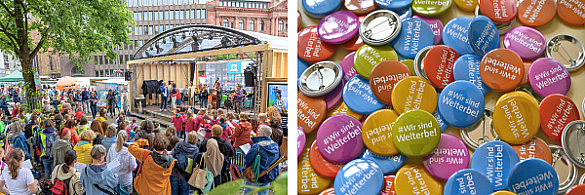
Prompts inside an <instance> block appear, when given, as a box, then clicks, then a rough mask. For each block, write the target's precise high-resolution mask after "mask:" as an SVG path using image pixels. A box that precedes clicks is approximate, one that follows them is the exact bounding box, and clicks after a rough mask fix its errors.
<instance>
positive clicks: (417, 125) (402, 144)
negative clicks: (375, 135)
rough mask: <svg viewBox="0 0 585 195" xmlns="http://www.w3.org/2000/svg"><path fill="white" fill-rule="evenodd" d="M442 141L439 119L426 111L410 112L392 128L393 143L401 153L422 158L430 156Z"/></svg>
mask: <svg viewBox="0 0 585 195" xmlns="http://www.w3.org/2000/svg"><path fill="white" fill-rule="evenodd" d="M440 140H441V128H440V127H439V123H437V119H435V117H433V115H431V114H430V113H429V112H427V111H424V110H419V109H415V110H410V111H408V112H405V113H404V114H402V115H400V116H399V117H398V119H396V122H394V126H393V127H392V141H394V145H396V148H397V149H398V150H399V151H400V153H402V154H404V155H406V156H408V157H411V158H421V157H424V156H426V155H429V154H430V153H431V152H433V150H434V149H435V148H436V147H437V145H438V144H439V141H440Z"/></svg>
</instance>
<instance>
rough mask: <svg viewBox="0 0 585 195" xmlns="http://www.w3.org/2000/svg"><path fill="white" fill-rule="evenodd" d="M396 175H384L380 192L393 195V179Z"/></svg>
mask: <svg viewBox="0 0 585 195" xmlns="http://www.w3.org/2000/svg"><path fill="white" fill-rule="evenodd" d="M395 178H396V175H384V187H382V192H383V193H385V194H387V195H395V194H396V192H394V179H395Z"/></svg>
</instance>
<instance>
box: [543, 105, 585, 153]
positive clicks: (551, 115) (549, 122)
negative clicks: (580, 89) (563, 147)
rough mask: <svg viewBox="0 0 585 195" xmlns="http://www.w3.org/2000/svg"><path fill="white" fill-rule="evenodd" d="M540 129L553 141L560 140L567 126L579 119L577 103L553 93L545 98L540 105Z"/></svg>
mask: <svg viewBox="0 0 585 195" xmlns="http://www.w3.org/2000/svg"><path fill="white" fill-rule="evenodd" d="M538 111H539V113H540V129H541V131H542V133H544V135H546V136H547V137H548V138H550V139H551V140H553V141H556V142H560V141H561V135H562V134H563V130H564V129H565V126H566V125H567V124H569V123H570V122H573V121H576V120H579V118H580V117H579V110H577V105H575V103H574V102H573V100H571V99H570V98H569V97H567V96H564V95H561V94H552V95H549V96H547V97H546V98H544V99H543V100H542V101H541V102H540V105H539V106H538Z"/></svg>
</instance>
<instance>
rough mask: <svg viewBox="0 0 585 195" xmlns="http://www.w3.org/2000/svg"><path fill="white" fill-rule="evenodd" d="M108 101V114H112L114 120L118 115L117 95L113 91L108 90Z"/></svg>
mask: <svg viewBox="0 0 585 195" xmlns="http://www.w3.org/2000/svg"><path fill="white" fill-rule="evenodd" d="M106 100H107V102H108V112H109V113H110V117H112V118H113V117H114V116H115V115H116V94H115V92H114V91H112V90H111V89H110V90H108V95H107V96H106Z"/></svg>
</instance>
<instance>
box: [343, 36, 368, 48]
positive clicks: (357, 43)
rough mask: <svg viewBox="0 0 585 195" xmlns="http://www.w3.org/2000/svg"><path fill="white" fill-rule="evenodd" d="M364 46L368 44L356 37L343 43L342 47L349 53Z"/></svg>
mask: <svg viewBox="0 0 585 195" xmlns="http://www.w3.org/2000/svg"><path fill="white" fill-rule="evenodd" d="M364 44H366V43H364V40H362V38H361V37H360V36H359V35H356V36H354V37H353V38H351V39H350V40H349V41H346V42H345V43H342V44H341V47H342V48H343V49H345V50H347V51H356V50H358V49H359V48H360V47H361V46H362V45H364Z"/></svg>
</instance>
